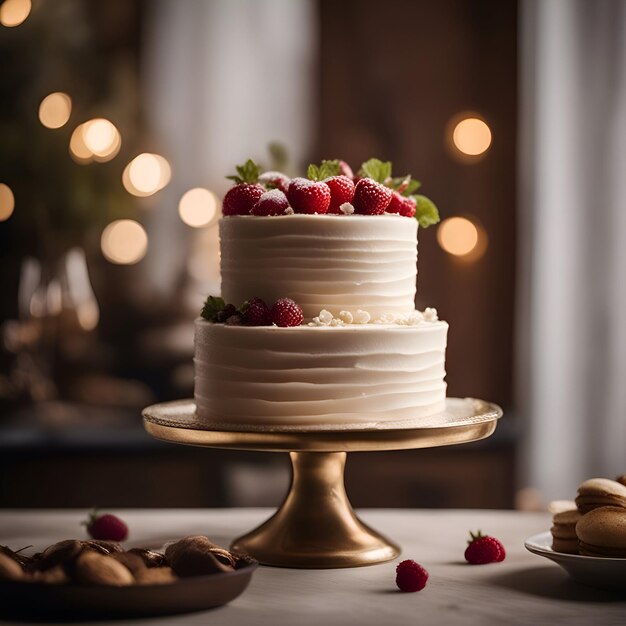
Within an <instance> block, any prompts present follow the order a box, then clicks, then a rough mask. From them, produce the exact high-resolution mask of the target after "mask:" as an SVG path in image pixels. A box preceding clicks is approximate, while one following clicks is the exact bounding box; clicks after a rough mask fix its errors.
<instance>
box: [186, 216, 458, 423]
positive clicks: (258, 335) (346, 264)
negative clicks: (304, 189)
mask: <svg viewBox="0 0 626 626" xmlns="http://www.w3.org/2000/svg"><path fill="white" fill-rule="evenodd" d="M285 213H286V214H284V215H270V216H266V217H263V216H258V215H234V216H225V217H223V218H222V219H221V221H220V225H219V226H220V239H221V272H222V296H223V297H224V299H225V300H226V301H227V302H233V303H236V304H239V303H241V302H243V301H245V300H247V299H249V298H251V297H252V296H258V297H260V298H262V299H263V300H265V301H266V302H268V303H271V302H273V301H275V300H277V299H279V298H285V297H286V298H291V299H293V300H294V301H295V302H297V303H298V304H299V305H300V307H301V308H302V311H303V314H304V322H303V324H302V325H299V326H294V327H289V328H283V327H279V326H275V325H264V326H246V325H228V324H222V323H214V322H211V321H207V320H205V319H202V318H200V319H198V320H196V322H195V333H196V339H195V359H194V363H195V401H196V405H197V416H198V418H199V419H200V420H202V421H203V422H205V423H207V424H211V425H216V426H220V427H222V428H224V427H230V428H233V429H240V428H267V427H273V426H274V427H275V426H303V427H324V426H329V425H332V426H341V425H348V426H352V427H354V425H364V426H367V427H376V425H381V424H384V423H388V422H390V421H393V422H397V421H404V420H420V419H424V418H428V417H431V416H433V415H434V414H436V413H438V412H440V411H442V410H443V409H444V408H445V397H446V383H445V382H444V377H445V349H446V337H447V331H448V324H447V323H446V322H444V321H440V320H438V319H437V315H436V311H435V310H434V309H426V311H425V312H423V313H422V312H419V311H416V310H415V304H414V298H415V291H416V276H417V231H418V223H417V221H416V220H415V219H411V218H407V217H403V216H401V215H397V214H390V213H384V214H380V215H358V214H343V213H341V214H336V215H328V214H327V215H317V214H297V213H296V214H292V212H291V211H285Z"/></svg>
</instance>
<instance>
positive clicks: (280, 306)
mask: <svg viewBox="0 0 626 626" xmlns="http://www.w3.org/2000/svg"><path fill="white" fill-rule="evenodd" d="M303 321H304V313H302V309H301V308H300V307H299V306H298V305H297V304H296V303H295V302H294V301H293V300H291V299H290V298H281V299H280V300H276V302H274V306H273V307H272V310H271V311H270V323H271V324H274V325H275V326H281V327H283V328H286V327H289V326H300V324H302V322H303Z"/></svg>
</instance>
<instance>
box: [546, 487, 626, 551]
mask: <svg viewBox="0 0 626 626" xmlns="http://www.w3.org/2000/svg"><path fill="white" fill-rule="evenodd" d="M554 504H555V505H556V504H557V503H556V502H555V503H554ZM552 512H553V522H552V528H551V529H550V531H551V533H552V549H553V550H555V551H556V552H564V553H567V554H582V555H584V556H599V557H613V558H626V476H620V477H619V478H618V479H617V480H609V479H608V478H590V479H589V480H585V481H584V482H583V483H581V485H580V486H579V487H578V494H577V496H576V500H575V502H571V503H570V505H569V506H567V501H559V502H558V506H554V507H552Z"/></svg>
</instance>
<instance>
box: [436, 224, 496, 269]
mask: <svg viewBox="0 0 626 626" xmlns="http://www.w3.org/2000/svg"><path fill="white" fill-rule="evenodd" d="M437 241H438V242H439V245H440V246H441V247H442V248H443V250H445V251H446V252H447V253H448V254H451V255H453V256H457V257H465V258H470V259H472V260H474V259H476V258H478V257H479V256H481V255H482V253H483V252H484V251H485V248H486V246H487V236H486V234H485V233H484V231H483V229H482V228H481V227H480V226H478V225H477V224H475V223H474V222H473V221H472V220H470V219H468V218H466V217H449V218H448V219H446V220H444V221H443V222H441V224H440V225H439V228H438V229H437Z"/></svg>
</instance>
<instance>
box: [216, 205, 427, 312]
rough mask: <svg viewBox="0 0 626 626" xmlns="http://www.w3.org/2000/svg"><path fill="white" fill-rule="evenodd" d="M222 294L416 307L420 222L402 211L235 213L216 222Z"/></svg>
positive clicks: (353, 306)
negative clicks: (402, 213) (252, 214)
mask: <svg viewBox="0 0 626 626" xmlns="http://www.w3.org/2000/svg"><path fill="white" fill-rule="evenodd" d="M219 228H220V239H221V262H220V265H221V273H222V296H223V298H224V299H225V300H226V302H233V303H237V304H239V303H242V302H244V301H245V300H248V299H249V298H250V297H252V296H258V297H260V298H262V299H263V300H265V301H266V302H273V301H275V300H277V299H278V298H285V297H287V298H292V299H293V300H295V301H296V302H297V303H298V304H299V305H300V306H301V307H302V310H303V312H304V316H305V318H306V319H311V318H313V317H314V316H316V315H318V314H319V312H320V311H321V310H322V309H326V310H328V311H330V312H331V313H332V314H333V315H338V314H339V312H340V311H342V310H345V311H350V312H351V313H354V312H355V311H356V310H358V309H362V310H364V311H367V312H368V313H369V314H370V315H371V316H372V317H373V318H374V317H377V316H382V315H386V314H389V313H394V314H408V313H411V312H412V311H414V309H415V303H414V300H415V284H416V275H417V228H418V224H417V221H416V220H414V219H407V218H406V217H402V216H399V215H390V214H385V215H378V216H361V215H341V216H340V215H285V216H271V217H256V216H232V217H225V218H223V219H222V220H221V221H220V225H219Z"/></svg>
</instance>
